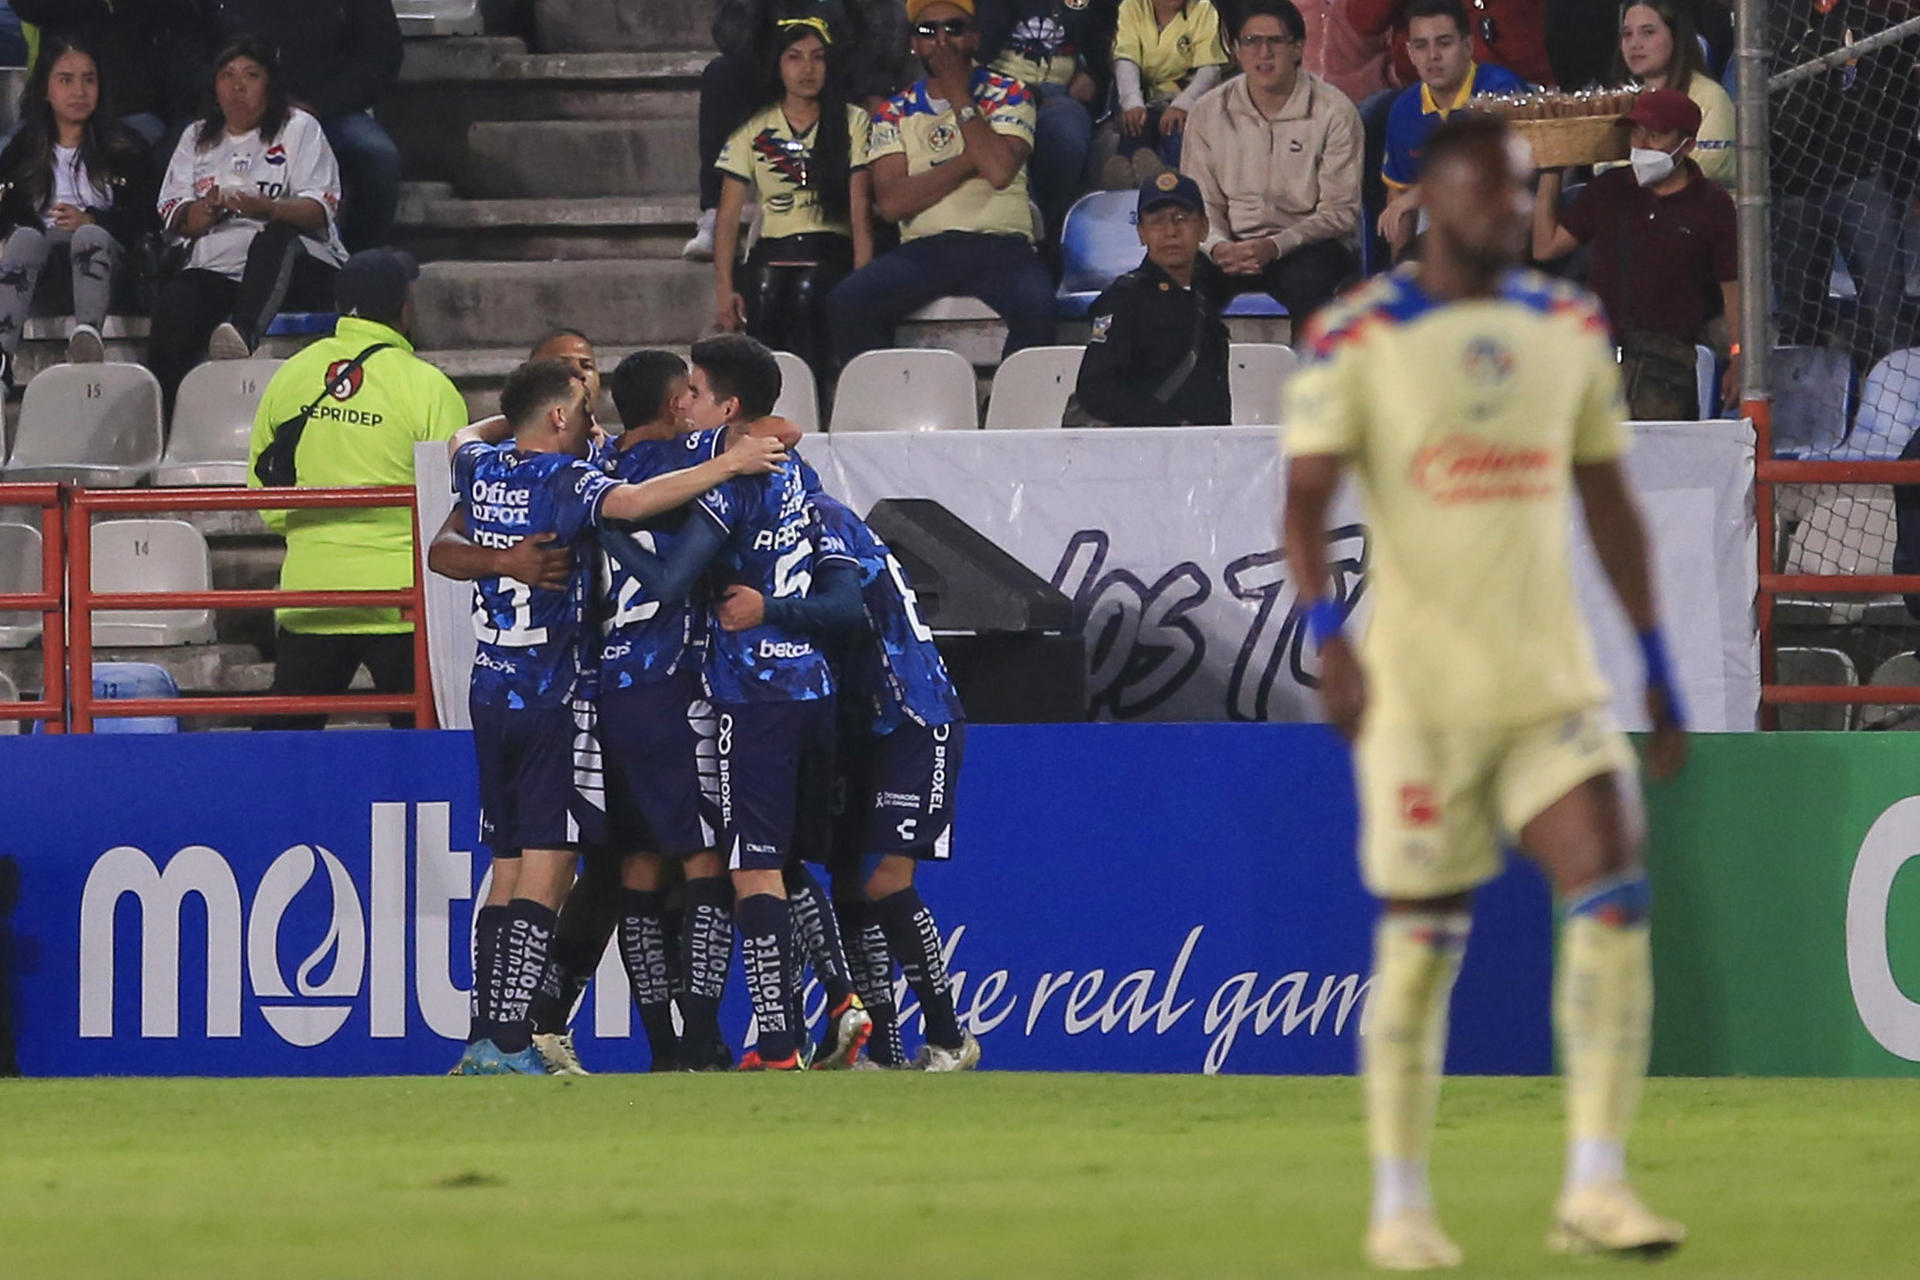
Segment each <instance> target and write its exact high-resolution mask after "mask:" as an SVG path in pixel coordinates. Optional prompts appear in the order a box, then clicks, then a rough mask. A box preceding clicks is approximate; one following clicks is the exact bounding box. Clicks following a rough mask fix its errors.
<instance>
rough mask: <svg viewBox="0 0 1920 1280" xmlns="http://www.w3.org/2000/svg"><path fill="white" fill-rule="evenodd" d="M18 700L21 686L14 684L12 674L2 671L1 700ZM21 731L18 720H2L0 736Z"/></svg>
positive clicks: (0, 681) (0, 679) (0, 722)
mask: <svg viewBox="0 0 1920 1280" xmlns="http://www.w3.org/2000/svg"><path fill="white" fill-rule="evenodd" d="M18 701H20V687H19V686H18V685H16V684H14V682H13V677H12V676H10V675H8V674H7V673H6V672H4V671H0V702H18ZM19 732H20V722H19V721H18V720H0V737H8V736H11V735H13V734H17V733H19Z"/></svg>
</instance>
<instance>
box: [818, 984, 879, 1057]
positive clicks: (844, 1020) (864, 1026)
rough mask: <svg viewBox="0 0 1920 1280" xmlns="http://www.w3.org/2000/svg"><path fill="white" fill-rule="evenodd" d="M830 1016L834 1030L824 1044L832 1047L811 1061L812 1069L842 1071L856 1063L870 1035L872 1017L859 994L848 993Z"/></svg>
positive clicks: (871, 1031) (871, 1032)
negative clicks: (850, 994)
mask: <svg viewBox="0 0 1920 1280" xmlns="http://www.w3.org/2000/svg"><path fill="white" fill-rule="evenodd" d="M832 1017H833V1030H832V1032H831V1034H829V1035H828V1036H827V1039H826V1043H827V1044H829V1045H832V1046H833V1048H832V1049H831V1050H829V1051H828V1052H826V1053H823V1054H821V1055H820V1057H819V1058H817V1059H816V1060H815V1061H814V1062H813V1063H812V1065H811V1067H810V1069H811V1070H814V1071H845V1070H846V1069H848V1068H849V1067H853V1066H857V1065H858V1064H859V1062H860V1051H861V1050H862V1049H864V1048H866V1047H867V1038H868V1037H869V1036H871V1035H872V1034H873V1017H872V1015H871V1014H869V1013H868V1012H867V1007H866V1006H865V1005H863V1004H861V1003H860V997H859V996H848V997H847V998H846V1000H845V1001H844V1002H842V1004H841V1006H840V1008H838V1009H836V1010H834V1011H833V1014H832Z"/></svg>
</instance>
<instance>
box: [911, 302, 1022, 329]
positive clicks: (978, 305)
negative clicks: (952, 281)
mask: <svg viewBox="0 0 1920 1280" xmlns="http://www.w3.org/2000/svg"><path fill="white" fill-rule="evenodd" d="M999 318H1000V313H999V312H998V311H995V310H994V309H993V308H992V307H990V306H988V305H987V304H986V303H984V302H982V301H980V299H978V298H960V297H953V298H935V299H934V300H933V301H932V302H929V303H928V304H927V305H926V306H924V307H921V308H920V309H919V310H918V311H915V312H912V313H910V314H909V315H908V316H907V319H909V320H919V321H925V322H935V323H937V322H940V321H955V320H998V319H999Z"/></svg>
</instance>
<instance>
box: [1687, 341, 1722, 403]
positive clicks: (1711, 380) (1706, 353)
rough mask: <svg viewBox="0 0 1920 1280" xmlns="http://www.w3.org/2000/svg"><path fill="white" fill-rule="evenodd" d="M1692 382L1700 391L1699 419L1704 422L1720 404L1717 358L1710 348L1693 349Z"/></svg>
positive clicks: (1696, 346)
mask: <svg viewBox="0 0 1920 1280" xmlns="http://www.w3.org/2000/svg"><path fill="white" fill-rule="evenodd" d="M1693 365H1694V382H1695V384H1696V385H1697V386H1698V387H1699V389H1700V417H1701V420H1702V421H1704V420H1706V419H1708V418H1711V417H1712V416H1713V411H1714V409H1716V408H1717V407H1719V404H1720V380H1719V378H1718V377H1717V376H1716V375H1717V374H1718V373H1719V372H1720V370H1719V361H1718V358H1717V357H1716V356H1715V355H1714V354H1713V348H1712V347H1703V346H1700V345H1699V344H1697V343H1696V344H1695V345H1694V348H1693Z"/></svg>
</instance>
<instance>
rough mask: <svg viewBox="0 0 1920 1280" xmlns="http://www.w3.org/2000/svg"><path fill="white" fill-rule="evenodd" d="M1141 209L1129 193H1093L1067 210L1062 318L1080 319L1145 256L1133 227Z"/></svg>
mask: <svg viewBox="0 0 1920 1280" xmlns="http://www.w3.org/2000/svg"><path fill="white" fill-rule="evenodd" d="M1139 204H1140V197H1139V195H1138V194H1137V193H1135V192H1133V191H1096V192H1094V193H1093V194H1092V195H1086V196H1081V197H1080V198H1079V199H1078V200H1076V201H1074V202H1073V208H1071V209H1069V210H1067V221H1066V226H1065V227H1064V229H1063V230H1062V231H1061V234H1060V254H1061V257H1062V258H1063V259H1064V260H1065V261H1064V264H1063V265H1064V270H1063V271H1062V272H1061V276H1060V292H1059V294H1058V295H1057V299H1056V301H1057V305H1058V308H1059V313H1060V314H1061V315H1063V316H1070V317H1071V316H1084V315H1085V314H1087V308H1088V307H1090V306H1092V305H1093V300H1094V299H1095V298H1097V297H1099V296H1100V291H1101V290H1102V289H1105V288H1106V287H1107V286H1108V285H1110V284H1112V283H1113V281H1114V279H1115V277H1117V276H1120V275H1123V274H1125V273H1126V272H1128V271H1131V270H1133V269H1134V268H1135V267H1137V266H1139V265H1140V261H1141V259H1142V258H1144V257H1145V256H1146V250H1145V249H1143V248H1141V247H1140V233H1139V231H1138V230H1137V229H1136V228H1135V226H1134V211H1135V210H1136V209H1137V208H1138V207H1139Z"/></svg>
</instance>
